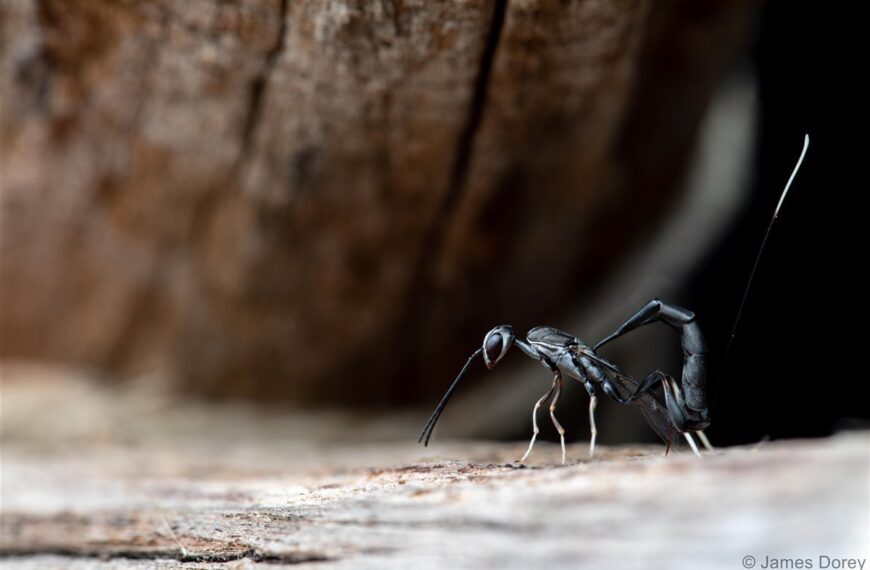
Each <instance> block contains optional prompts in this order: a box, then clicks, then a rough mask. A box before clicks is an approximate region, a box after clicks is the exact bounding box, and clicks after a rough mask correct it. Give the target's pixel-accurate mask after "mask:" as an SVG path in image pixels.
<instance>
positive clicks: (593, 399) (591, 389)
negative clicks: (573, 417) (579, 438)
mask: <svg viewBox="0 0 870 570" xmlns="http://www.w3.org/2000/svg"><path fill="white" fill-rule="evenodd" d="M583 385H584V386H585V387H586V392H588V393H589V433H590V437H589V457H592V456H593V455H595V438H596V437H597V436H598V429H596V427H595V406H597V405H598V396H596V394H595V385H594V384H592V382H589V381H586V382H584V383H583Z"/></svg>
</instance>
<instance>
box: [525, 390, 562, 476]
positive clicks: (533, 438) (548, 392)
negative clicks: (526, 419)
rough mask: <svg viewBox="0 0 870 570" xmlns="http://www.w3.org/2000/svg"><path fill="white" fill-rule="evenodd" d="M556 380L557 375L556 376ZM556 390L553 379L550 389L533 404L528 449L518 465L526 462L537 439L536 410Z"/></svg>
mask: <svg viewBox="0 0 870 570" xmlns="http://www.w3.org/2000/svg"><path fill="white" fill-rule="evenodd" d="M557 378H558V375H557ZM555 390H556V379H553V385H552V386H550V389H549V390H547V393H546V394H544V395H543V396H541V399H540V400H538V401H537V402H535V407H534V408H532V440H531V441H530V442H529V448H528V449H527V450H526V453H525V454H524V455H523V456H522V457H521V458H520V463H522V462H523V461H525V460H526V458H527V457H528V456H529V454H530V453H531V452H532V448H533V447H534V446H535V440H536V439H537V438H538V432H539V431H540V430H539V429H538V408H540V407H541V404H543V403H544V402H546V401H547V400H548V399H549V398H550V396H551V395H552V394H553V392H554V391H555Z"/></svg>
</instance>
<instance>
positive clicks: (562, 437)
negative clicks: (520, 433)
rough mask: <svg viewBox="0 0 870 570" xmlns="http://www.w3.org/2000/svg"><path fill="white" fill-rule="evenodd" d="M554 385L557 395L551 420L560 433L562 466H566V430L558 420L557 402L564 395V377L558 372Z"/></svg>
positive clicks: (552, 407) (554, 398)
mask: <svg viewBox="0 0 870 570" xmlns="http://www.w3.org/2000/svg"><path fill="white" fill-rule="evenodd" d="M553 384H554V385H555V386H556V393H555V395H553V401H552V402H550V419H551V420H553V425H554V426H556V431H558V432H559V441H560V443H561V444H562V465H565V429H564V428H563V427H562V424H560V423H559V420H557V419H556V414H555V411H556V402H558V401H559V395H560V394H561V393H562V376H561V375H560V374H559V373H558V372H557V373H556V377H555V378H554V379H553Z"/></svg>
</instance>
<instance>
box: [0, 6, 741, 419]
mask: <svg viewBox="0 0 870 570" xmlns="http://www.w3.org/2000/svg"><path fill="white" fill-rule="evenodd" d="M751 15H752V7H751V4H750V3H748V2H724V1H722V2H711V3H704V4H703V5H697V3H693V2H688V1H684V2H681V1H677V0H673V1H653V0H604V1H601V2H592V1H589V0H583V1H571V2H565V1H555V0H522V1H520V0H469V1H465V2H459V1H431V0H413V1H412V0H390V1H387V0H383V1H371V2H368V1H365V2H354V1H352V0H336V1H330V2H321V1H312V0H300V1H296V0H294V1H288V0H236V1H227V2H210V1H205V0H201V1H190V2H173V1H168V0H150V1H141V2H119V1H109V0H80V1H71V0H42V1H26V0H0V81H2V83H0V103H2V108H0V153H2V154H0V176H2V178H0V184H2V187H0V200H2V202H0V208H2V209H0V216H2V218H0V222H2V223H0V240H2V241H0V295H2V297H0V335H2V337H0V341H2V342H0V355H2V356H7V357H8V356H15V357H21V356H23V357H34V358H48V359H60V360H69V361H75V362H84V363H88V364H93V365H96V366H98V367H100V368H102V369H106V370H110V371H114V372H119V371H129V370H131V369H132V368H133V367H135V366H136V365H137V364H138V363H141V362H143V361H156V362H158V363H160V364H161V365H163V366H165V367H166V369H168V370H169V371H170V372H171V373H172V376H173V377H174V378H177V379H178V382H179V383H180V384H182V385H184V386H186V387H187V388H189V389H191V390H194V391H197V392H200V393H209V394H214V395H245V396H255V397H260V398H268V399H274V398H290V399H295V400H307V401H324V400H343V401H353V402H360V401H362V400H361V398H363V397H364V398H366V399H368V401H370V402H382V403H383V402H389V401H404V400H408V399H411V398H413V397H414V396H415V394H418V393H419V392H420V388H421V387H424V388H425V387H426V386H430V387H431V385H432V382H431V381H430V380H431V379H432V378H436V377H437V380H436V382H435V385H436V386H440V385H441V384H443V375H444V374H445V373H447V374H449V372H452V371H453V368H454V367H455V364H456V362H457V360H455V359H454V358H453V357H454V356H457V357H458V352H465V351H467V349H468V347H469V346H472V345H474V344H476V343H477V342H479V340H480V337H481V335H482V333H483V331H484V330H485V329H486V328H487V326H488V325H492V324H494V323H495V322H497V321H498V322H502V321H504V322H515V323H524V322H529V321H530V320H531V319H535V320H539V319H542V318H544V317H545V316H546V315H548V314H552V313H553V312H554V311H555V310H556V309H558V308H560V307H561V306H564V304H565V302H566V300H574V299H576V298H577V295H578V293H579V292H582V291H583V290H588V287H591V286H594V284H595V282H596V280H597V279H598V277H599V276H600V275H602V274H603V273H604V271H605V270H606V269H607V267H609V265H610V264H611V263H612V262H613V260H615V259H617V258H618V257H619V256H620V255H622V254H624V253H625V252H627V251H628V250H629V249H630V248H631V245H632V243H634V242H636V240H637V239H639V238H640V237H642V236H643V235H644V233H645V232H648V231H649V230H650V228H652V227H654V226H655V222H656V219H657V218H659V217H660V216H661V215H662V214H663V213H664V212H666V210H667V205H668V203H669V197H670V196H671V195H672V194H673V193H674V192H675V191H676V190H677V189H678V188H679V181H680V177H681V175H682V173H683V171H684V168H685V165H686V161H687V159H688V158H689V157H690V156H691V145H692V141H693V136H694V132H695V128H696V126H697V124H698V122H699V120H700V117H701V116H702V114H703V110H704V107H705V104H706V102H707V100H708V98H709V96H710V93H711V91H712V90H713V88H714V86H715V84H716V81H717V80H718V78H719V77H720V76H721V75H722V74H723V72H724V70H725V69H726V68H727V67H728V64H729V62H730V61H731V60H732V59H733V58H734V56H735V55H736V54H739V53H740V48H741V46H742V40H743V39H744V38H745V35H746V32H747V30H748V28H749V26H750V22H751ZM581 285H582V286H583V287H586V288H587V289H582V288H581ZM457 351H458V352H457ZM458 358H461V357H458ZM443 366H446V368H443ZM436 389H437V388H436ZM363 395H364V396H363Z"/></svg>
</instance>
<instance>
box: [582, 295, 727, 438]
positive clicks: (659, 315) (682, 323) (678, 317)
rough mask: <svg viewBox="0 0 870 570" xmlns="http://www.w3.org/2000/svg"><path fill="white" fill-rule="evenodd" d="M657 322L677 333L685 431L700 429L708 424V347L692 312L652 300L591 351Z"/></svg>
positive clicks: (682, 429) (681, 428)
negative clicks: (682, 357) (681, 363)
mask: <svg viewBox="0 0 870 570" xmlns="http://www.w3.org/2000/svg"><path fill="white" fill-rule="evenodd" d="M658 321H660V322H663V323H665V324H666V325H668V326H670V327H672V328H674V329H676V330H677V331H678V332H679V334H680V344H681V345H682V348H683V354H684V355H685V356H684V359H683V374H682V376H681V379H680V382H681V399H682V404H681V405H682V407H683V408H684V409H683V413H682V415H683V417H684V418H685V423H686V428H688V429H690V430H692V431H698V430H702V429H704V428H705V427H707V426H708V425H709V424H710V419H709V411H708V409H707V392H706V389H705V383H706V357H707V346H706V343H705V342H704V336H703V335H702V334H701V329H700V327H699V326H698V323H697V321H696V319H695V313H693V312H692V311H689V310H687V309H684V308H682V307H678V306H676V305H671V304H669V303H665V302H663V301H660V300H659V299H653V300H652V301H650V302H649V303H647V304H646V305H644V306H643V307H641V308H640V309H639V310H638V311H637V312H636V313H635V314H633V315H632V316H630V317H629V318H628V320H626V321H625V322H624V323H623V324H622V325H621V326H620V327H619V328H618V329H616V331H614V332H613V333H612V334H610V335H609V336H607V337H605V338H604V340H602V341H601V342H599V343H598V344H596V345H595V346H594V347H593V349H592V350H593V351H596V350H598V349H599V348H601V347H602V346H604V345H605V344H607V343H609V342H611V341H613V340H616V339H617V338H619V337H621V336H622V335H624V334H626V333H628V332H630V331H633V330H634V329H636V328H638V327H642V326H644V325H648V324H651V323H654V322H658ZM678 427H680V430H681V431H684V430H685V428H683V427H682V426H678Z"/></svg>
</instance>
